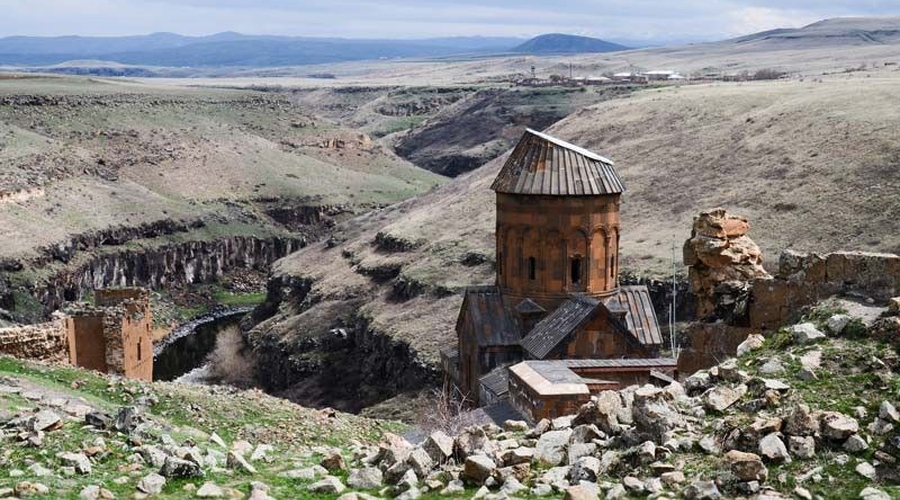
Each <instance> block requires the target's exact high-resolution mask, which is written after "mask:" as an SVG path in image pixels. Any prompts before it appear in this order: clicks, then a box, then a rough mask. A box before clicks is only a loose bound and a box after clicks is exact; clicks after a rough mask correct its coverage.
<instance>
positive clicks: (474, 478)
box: [462, 455, 497, 485]
mask: <svg viewBox="0 0 900 500" xmlns="http://www.w3.org/2000/svg"><path fill="white" fill-rule="evenodd" d="M496 468H497V464H495V463H494V461H493V460H491V459H490V458H488V457H486V456H484V455H472V456H470V457H468V458H466V464H465V468H464V469H463V473H462V476H463V477H464V478H465V479H466V480H468V481H470V482H472V483H474V484H479V485H480V484H483V483H484V481H485V480H486V479H487V478H488V477H490V476H491V474H492V473H493V472H494V470H495V469H496Z"/></svg>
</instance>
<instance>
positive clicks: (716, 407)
mask: <svg viewBox="0 0 900 500" xmlns="http://www.w3.org/2000/svg"><path fill="white" fill-rule="evenodd" d="M744 394H747V385H746V384H740V385H738V386H736V387H728V386H717V387H714V388H712V389H710V390H709V391H707V392H706V393H705V394H704V396H703V404H704V406H706V408H707V409H708V410H711V411H717V412H721V411H724V410H726V409H727V408H728V407H729V406H731V405H733V404H734V403H736V402H737V401H738V400H739V399H741V398H742V397H744Z"/></svg>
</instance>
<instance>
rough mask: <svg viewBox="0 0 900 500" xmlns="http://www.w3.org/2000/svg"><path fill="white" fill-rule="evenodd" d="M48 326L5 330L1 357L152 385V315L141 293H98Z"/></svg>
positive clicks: (136, 290)
mask: <svg viewBox="0 0 900 500" xmlns="http://www.w3.org/2000/svg"><path fill="white" fill-rule="evenodd" d="M95 302H96V305H87V304H77V305H72V306H70V307H69V308H67V310H66V311H65V312H57V313H55V314H54V316H55V318H54V319H53V320H52V321H49V322H47V323H41V324H37V325H25V326H18V327H13V328H4V329H0V353H3V354H9V355H12V356H15V357H18V358H23V359H36V360H41V361H52V362H61V363H64V362H68V363H69V364H72V365H74V366H79V367H82V368H86V369H89V370H97V371H100V372H104V373H110V374H115V375H119V376H123V377H127V378H134V379H140V380H146V381H148V382H149V381H152V380H153V338H152V335H151V329H152V325H153V313H152V312H151V311H150V294H149V292H148V291H147V290H144V289H140V288H121V289H109V290H98V291H97V292H96V301H95Z"/></svg>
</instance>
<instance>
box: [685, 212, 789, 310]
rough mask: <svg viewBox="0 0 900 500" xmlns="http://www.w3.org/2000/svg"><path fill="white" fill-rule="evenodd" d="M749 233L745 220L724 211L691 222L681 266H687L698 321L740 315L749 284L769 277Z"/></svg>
mask: <svg viewBox="0 0 900 500" xmlns="http://www.w3.org/2000/svg"><path fill="white" fill-rule="evenodd" d="M749 231H750V223H749V222H747V219H745V218H743V217H737V216H734V215H731V214H729V213H728V212H726V211H725V209H723V208H717V209H715V210H711V211H709V212H703V213H701V214H700V215H699V216H698V217H696V218H695V219H694V227H693V230H692V231H691V238H690V239H689V240H687V241H686V242H685V244H684V263H685V265H687V266H690V281H691V288H692V289H693V291H694V293H695V294H696V295H697V317H698V318H701V319H712V318H726V317H729V316H733V315H743V314H744V313H745V312H746V307H747V298H748V296H749V287H750V285H749V283H750V282H751V281H753V280H755V279H760V278H770V277H771V276H769V273H767V272H766V270H765V269H763V267H762V253H761V252H760V250H759V247H758V246H757V245H756V243H754V242H753V240H751V239H750V237H749V236H747V233H748V232H749Z"/></svg>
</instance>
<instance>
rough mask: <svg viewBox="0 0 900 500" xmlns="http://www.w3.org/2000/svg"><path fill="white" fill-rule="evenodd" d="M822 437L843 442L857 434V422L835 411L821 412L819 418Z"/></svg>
mask: <svg viewBox="0 0 900 500" xmlns="http://www.w3.org/2000/svg"><path fill="white" fill-rule="evenodd" d="M819 423H820V426H821V428H820V432H821V433H822V437H824V438H827V439H832V440H835V441H843V440H845V439H847V438H848V437H850V436H852V435H853V434H856V433H857V432H859V422H857V421H856V419H855V418H853V417H848V416H847V415H844V414H843V413H839V412H836V411H823V412H822V413H821V415H820V416H819Z"/></svg>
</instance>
